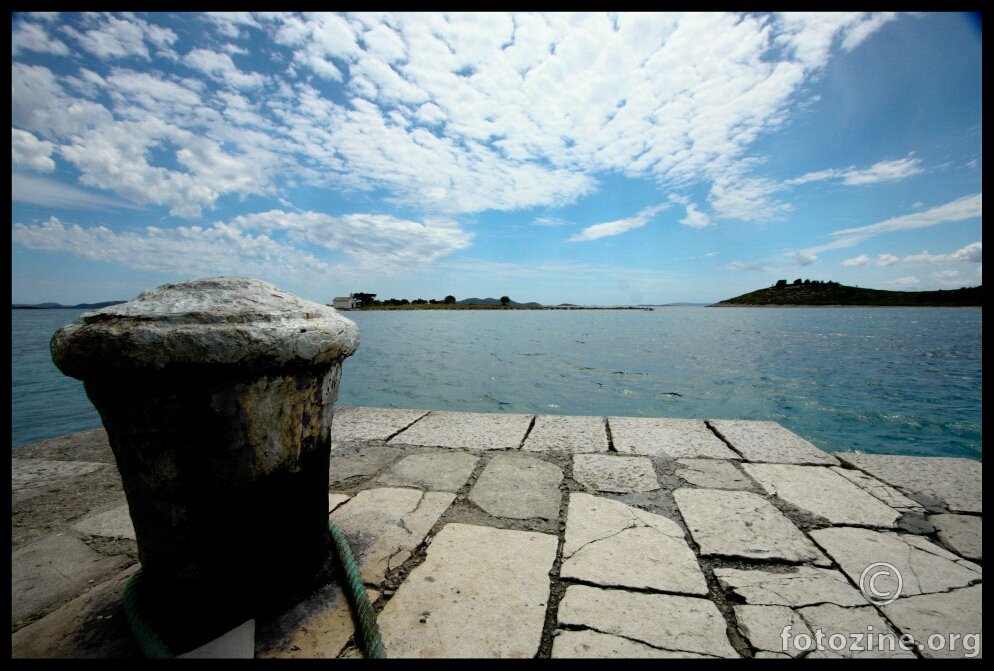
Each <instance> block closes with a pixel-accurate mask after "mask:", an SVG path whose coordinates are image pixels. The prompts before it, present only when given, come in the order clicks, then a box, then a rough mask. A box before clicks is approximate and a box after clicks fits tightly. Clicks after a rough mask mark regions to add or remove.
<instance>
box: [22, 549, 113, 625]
mask: <svg viewBox="0 0 994 671" xmlns="http://www.w3.org/2000/svg"><path fill="white" fill-rule="evenodd" d="M10 562H11V571H10V590H11V599H10V610H11V622H12V623H17V622H18V621H20V620H23V619H24V618H27V617H30V616H32V615H35V614H38V613H43V612H47V611H48V610H50V609H52V608H53V607H55V606H57V605H58V604H59V603H61V602H63V601H68V600H70V599H72V598H74V597H76V596H79V595H80V594H82V593H83V592H85V591H86V590H87V589H88V588H89V587H90V585H91V584H93V583H92V582H90V581H94V582H96V581H98V580H99V579H100V578H103V577H105V576H107V575H109V574H110V573H113V572H114V571H115V570H116V569H118V568H120V567H122V566H125V565H126V564H128V563H130V562H131V560H129V559H128V558H127V557H124V556H121V555H114V556H111V557H108V556H105V555H102V554H100V553H98V552H95V551H94V550H92V549H90V547H89V546H88V545H86V543H84V542H83V541H81V540H79V539H78V538H75V537H72V536H69V535H65V534H52V535H51V536H45V537H44V538H41V539H39V540H36V541H34V542H33V543H29V544H28V545H25V546H24V547H22V548H20V549H18V550H14V551H13V552H12V553H11V555H10Z"/></svg>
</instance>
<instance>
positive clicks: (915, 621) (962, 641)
mask: <svg viewBox="0 0 994 671" xmlns="http://www.w3.org/2000/svg"><path fill="white" fill-rule="evenodd" d="M982 610H983V586H982V585H973V586H970V587H964V588H962V589H954V590H952V591H950V592H945V593H942V594H922V595H919V596H911V597H907V598H904V599H898V600H897V601H895V602H894V603H891V604H888V605H886V606H883V611H884V614H885V615H886V616H887V617H888V619H890V621H891V622H893V623H894V626H896V627H898V628H899V629H900V630H901V631H902V632H904V633H905V634H910V635H911V636H913V637H914V640H915V641H916V642H917V643H918V644H919V645H920V646H921V645H922V644H924V645H923V647H919V650H920V651H921V654H922V655H923V656H924V657H931V658H952V657H976V658H980V657H982V656H983V647H982V638H983V636H982V635H983V631H984V630H983V621H982V617H981V615H982ZM936 634H937V635H939V636H941V637H942V638H941V639H940V638H938V637H936V638H934V639H931V640H932V641H933V642H934V643H935V645H930V643H929V641H930V638H929V637H930V636H933V635H936ZM952 634H960V637H959V640H957V641H955V642H954V641H953V640H952ZM967 636H970V638H966V637H967ZM940 644H942V645H940ZM933 648H934V649H933Z"/></svg>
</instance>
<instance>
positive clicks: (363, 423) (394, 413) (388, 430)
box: [331, 407, 428, 446]
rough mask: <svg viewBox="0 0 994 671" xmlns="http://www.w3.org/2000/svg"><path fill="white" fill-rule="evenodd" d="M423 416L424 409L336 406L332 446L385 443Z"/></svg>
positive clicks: (424, 413) (332, 424)
mask: <svg viewBox="0 0 994 671" xmlns="http://www.w3.org/2000/svg"><path fill="white" fill-rule="evenodd" d="M427 414H428V411H427V410H404V409H399V408H362V407H336V408H335V416H334V419H333V420H332V423H331V441H332V445H333V446H334V445H339V444H341V443H346V442H349V441H359V440H383V441H385V440H388V439H389V438H391V437H392V436H394V435H395V434H397V433H399V432H400V431H401V430H403V429H405V428H407V427H408V426H410V425H411V424H413V423H414V422H416V421H418V420H419V419H421V418H422V417H424V416H425V415H427Z"/></svg>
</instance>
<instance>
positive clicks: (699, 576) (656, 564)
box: [560, 493, 708, 595]
mask: <svg viewBox="0 0 994 671" xmlns="http://www.w3.org/2000/svg"><path fill="white" fill-rule="evenodd" d="M560 576H561V577H563V578H575V579H577V580H583V581H586V582H592V583H596V584H598V585H603V586H607V587H635V588H640V589H654V590H659V591H664V592H680V593H683V594H699V595H707V594H708V587H707V583H706V582H705V580H704V574H703V573H702V572H701V569H700V566H699V565H698V564H697V557H696V556H695V555H694V552H693V551H692V550H691V549H690V546H689V545H687V542H686V540H684V532H683V529H681V528H680V525H678V524H677V523H676V522H674V521H673V520H671V519H668V518H666V517H663V516H662V515H656V514H653V513H650V512H648V511H645V510H640V509H638V508H634V507H632V506H628V505H626V504H624V503H621V502H620V501H613V500H611V499H605V498H602V497H598V496H591V495H590V494H583V493H573V494H570V499H569V513H568V516H567V521H566V538H565V542H564V545H563V564H562V567H561V569H560Z"/></svg>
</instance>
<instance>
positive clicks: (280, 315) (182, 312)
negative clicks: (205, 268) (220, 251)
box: [51, 277, 359, 635]
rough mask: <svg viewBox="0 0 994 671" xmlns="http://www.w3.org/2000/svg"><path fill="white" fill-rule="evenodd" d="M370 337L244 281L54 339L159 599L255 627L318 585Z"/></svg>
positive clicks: (153, 299) (170, 290)
mask: <svg viewBox="0 0 994 671" xmlns="http://www.w3.org/2000/svg"><path fill="white" fill-rule="evenodd" d="M358 344H359V333H358V328H357V327H356V325H355V323H354V322H352V321H351V320H348V319H346V318H344V317H343V316H341V315H340V314H338V313H337V312H336V311H335V310H334V309H333V308H330V307H327V306H324V305H320V304H318V303H313V302H310V301H305V300H303V299H301V298H299V297H296V296H293V295H292V294H288V293H286V292H283V291H281V290H279V289H277V288H276V287H274V286H272V285H270V284H267V283H265V282H261V281H258V280H252V279H244V278H231V277H219V278H207V279H199V280H190V281H185V282H177V283H174V284H166V285H163V286H161V287H159V288H157V289H154V290H152V291H148V292H145V293H143V294H141V295H140V296H138V297H137V298H135V299H134V300H132V301H130V302H128V303H124V304H120V305H114V306H111V307H108V308H105V309H103V310H99V311H97V312H92V313H87V314H84V315H82V316H81V317H80V319H79V320H78V321H77V322H75V323H73V324H69V325H66V326H64V327H62V328H61V329H59V330H58V331H57V332H56V333H55V335H54V336H53V338H52V342H51V351H52V359H53V361H54V362H55V364H56V366H58V367H59V369H60V370H62V372H63V373H65V374H66V375H70V376H72V377H75V378H79V379H81V380H83V382H84V386H85V388H86V393H87V395H88V396H89V398H90V400H91V401H92V402H93V404H94V406H96V408H97V410H98V411H99V413H100V416H101V419H102V420H103V424H104V427H105V428H106V430H107V434H108V436H109V438H110V444H111V447H112V448H113V451H114V456H115V459H116V461H117V465H118V469H119V471H120V473H121V479H122V482H123V485H124V491H125V494H126V495H127V499H128V505H129V508H130V510H131V518H132V521H133V523H134V527H135V533H136V536H137V541H138V553H139V559H140V561H141V564H142V571H143V579H144V580H143V582H144V584H145V585H146V589H147V590H148V591H147V594H148V596H149V601H150V602H151V603H154V604H156V608H160V609H164V610H165V611H168V615H166V616H167V617H170V618H172V619H173V621H175V622H179V623H181V624H180V626H182V627H184V628H187V629H189V630H190V631H191V632H197V631H207V630H210V629H211V628H212V627H214V626H215V625H217V623H219V622H221V621H230V622H233V623H237V622H239V621H244V619H247V618H248V617H252V616H254V613H255V612H256V611H257V610H258V609H259V608H260V607H266V606H267V605H272V604H275V603H279V602H280V601H281V600H285V599H286V597H287V596H288V595H298V596H299V595H300V594H303V593H305V592H306V590H308V589H310V588H311V587H312V585H313V581H314V580H315V579H316V577H317V576H318V574H319V573H320V572H321V571H322V568H323V566H324V565H325V562H326V559H327V557H328V552H329V547H330V546H329V533H328V482H329V473H328V468H329V458H330V449H331V422H332V415H333V412H334V402H335V400H336V399H337V397H338V384H339V380H340V377H341V371H342V362H343V360H344V359H345V358H346V357H348V356H350V355H351V354H352V353H353V352H354V351H355V349H356V348H357V347H358ZM194 635H195V633H194Z"/></svg>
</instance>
